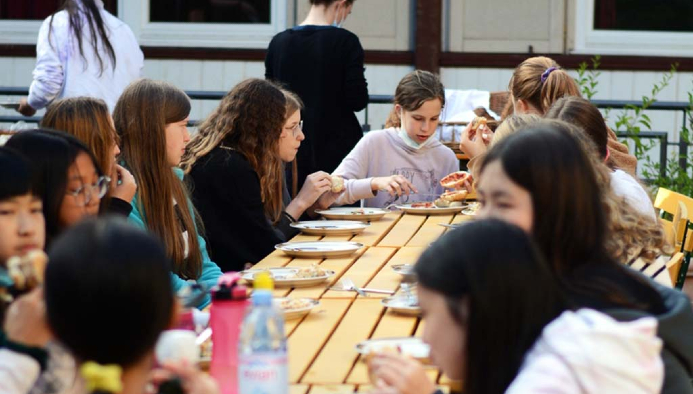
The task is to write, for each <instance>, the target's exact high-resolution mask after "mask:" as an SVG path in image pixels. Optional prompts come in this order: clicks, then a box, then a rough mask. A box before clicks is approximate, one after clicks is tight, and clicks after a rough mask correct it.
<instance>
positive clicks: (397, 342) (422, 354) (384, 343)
mask: <svg viewBox="0 0 693 394" xmlns="http://www.w3.org/2000/svg"><path fill="white" fill-rule="evenodd" d="M356 351H357V352H358V353H360V354H362V355H368V354H371V353H380V352H388V351H389V352H397V353H400V354H402V355H405V356H409V357H412V358H415V359H417V360H419V361H421V362H424V363H426V362H428V356H429V354H430V352H431V348H430V347H429V346H428V345H427V344H425V343H423V341H422V340H421V338H416V337H402V338H380V339H370V340H367V341H363V342H360V343H359V344H357V345H356ZM362 359H363V358H362Z"/></svg>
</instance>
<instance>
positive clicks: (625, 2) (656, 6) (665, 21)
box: [571, 0, 693, 56]
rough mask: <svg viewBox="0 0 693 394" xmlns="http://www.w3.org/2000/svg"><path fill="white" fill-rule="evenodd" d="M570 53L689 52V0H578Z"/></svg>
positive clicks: (692, 7) (692, 42) (692, 39)
mask: <svg viewBox="0 0 693 394" xmlns="http://www.w3.org/2000/svg"><path fill="white" fill-rule="evenodd" d="M575 11H576V12H575V32H574V37H573V38H574V47H573V48H572V50H571V52H572V53H589V54H615V55H655V56H657V55H659V56H693V1H691V0H578V1H576V5H575Z"/></svg>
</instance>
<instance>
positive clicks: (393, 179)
mask: <svg viewBox="0 0 693 394" xmlns="http://www.w3.org/2000/svg"><path fill="white" fill-rule="evenodd" d="M371 190H373V192H377V191H384V192H388V193H390V195H391V196H393V197H394V196H401V195H402V194H405V195H409V194H411V193H418V192H419V191H418V190H416V188H415V187H414V185H412V184H411V182H409V180H408V179H407V178H405V177H403V176H401V175H392V176H385V177H377V178H373V179H371Z"/></svg>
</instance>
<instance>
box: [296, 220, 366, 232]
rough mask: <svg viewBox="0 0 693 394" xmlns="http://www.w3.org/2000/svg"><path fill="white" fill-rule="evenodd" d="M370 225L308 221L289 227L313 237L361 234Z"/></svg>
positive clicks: (348, 222)
mask: <svg viewBox="0 0 693 394" xmlns="http://www.w3.org/2000/svg"><path fill="white" fill-rule="evenodd" d="M368 226H370V224H368V223H363V222H357V221H355V220H310V221H305V222H298V223H291V227H293V228H297V229H299V230H301V232H302V233H305V234H314V235H353V234H358V233H361V232H363V230H365V229H366V228H368Z"/></svg>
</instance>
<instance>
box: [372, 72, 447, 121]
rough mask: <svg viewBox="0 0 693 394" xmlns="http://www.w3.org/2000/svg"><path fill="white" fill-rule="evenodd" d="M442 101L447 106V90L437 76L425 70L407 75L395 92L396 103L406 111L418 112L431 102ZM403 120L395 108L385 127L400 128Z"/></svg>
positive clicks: (442, 104) (441, 103)
mask: <svg viewBox="0 0 693 394" xmlns="http://www.w3.org/2000/svg"><path fill="white" fill-rule="evenodd" d="M435 99H438V100H440V105H441V106H442V107H444V106H445V88H444V87H443V83H442V82H440V78H438V76H437V75H435V74H433V73H430V72H428V71H423V70H414V71H412V72H410V73H409V74H407V75H405V76H404V78H402V80H401V81H399V84H398V85H397V89H396V90H395V98H394V103H395V104H399V105H400V106H401V107H402V108H403V109H404V110H405V111H416V110H417V109H419V108H421V106H422V105H423V103H425V102H426V101H429V100H435ZM401 125H402V119H400V117H399V113H397V110H396V109H395V107H393V108H392V111H390V115H389V116H388V118H387V121H386V122H385V127H386V128H389V127H400V126H401Z"/></svg>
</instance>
